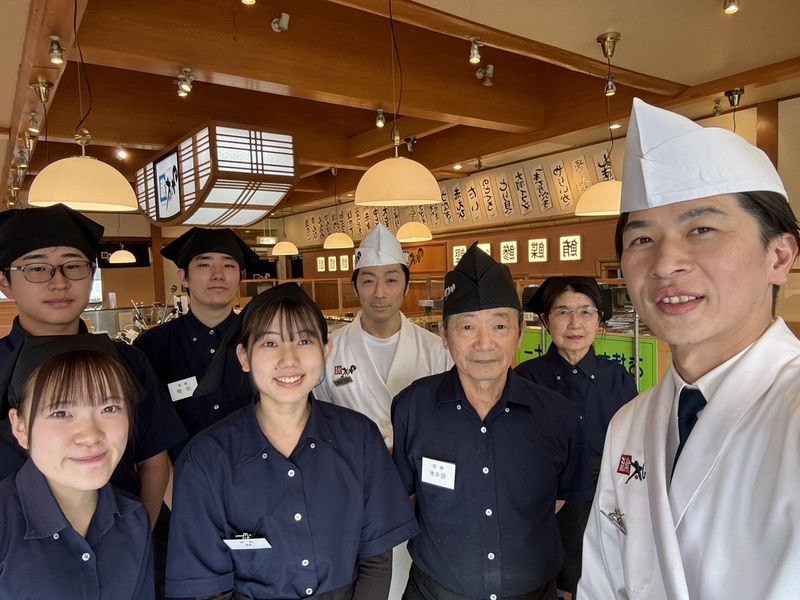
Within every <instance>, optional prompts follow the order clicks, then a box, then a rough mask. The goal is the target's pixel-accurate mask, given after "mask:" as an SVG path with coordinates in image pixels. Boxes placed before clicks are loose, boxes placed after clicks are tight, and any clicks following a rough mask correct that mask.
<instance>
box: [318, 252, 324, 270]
mask: <svg viewBox="0 0 800 600" xmlns="http://www.w3.org/2000/svg"><path fill="white" fill-rule="evenodd" d="M324 272H325V257H324V256H318V257H317V273H324Z"/></svg>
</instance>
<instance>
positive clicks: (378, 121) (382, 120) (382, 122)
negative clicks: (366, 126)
mask: <svg viewBox="0 0 800 600" xmlns="http://www.w3.org/2000/svg"><path fill="white" fill-rule="evenodd" d="M385 126H386V115H384V114H383V109H382V108H379V109H378V116H376V117H375V127H377V128H378V129H383V128H384V127H385Z"/></svg>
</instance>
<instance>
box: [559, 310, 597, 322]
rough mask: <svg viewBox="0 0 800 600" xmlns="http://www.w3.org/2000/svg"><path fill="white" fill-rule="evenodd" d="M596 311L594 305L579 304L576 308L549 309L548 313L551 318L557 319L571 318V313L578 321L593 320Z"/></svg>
mask: <svg viewBox="0 0 800 600" xmlns="http://www.w3.org/2000/svg"><path fill="white" fill-rule="evenodd" d="M599 312H600V311H598V310H597V309H596V308H595V307H594V306H579V307H578V308H573V309H570V308H557V309H555V310H551V311H550V312H549V313H548V314H549V315H550V318H551V319H556V320H559V321H569V320H572V315H575V316H576V317H577V319H578V321H593V320H594V319H596V318H597V315H598V313H599Z"/></svg>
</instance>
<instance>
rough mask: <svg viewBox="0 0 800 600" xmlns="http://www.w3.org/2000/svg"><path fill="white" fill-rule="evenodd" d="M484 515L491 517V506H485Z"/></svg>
mask: <svg viewBox="0 0 800 600" xmlns="http://www.w3.org/2000/svg"><path fill="white" fill-rule="evenodd" d="M486 516H487V517H491V516H492V509H491V508H487V509H486Z"/></svg>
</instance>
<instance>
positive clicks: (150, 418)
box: [0, 318, 186, 496]
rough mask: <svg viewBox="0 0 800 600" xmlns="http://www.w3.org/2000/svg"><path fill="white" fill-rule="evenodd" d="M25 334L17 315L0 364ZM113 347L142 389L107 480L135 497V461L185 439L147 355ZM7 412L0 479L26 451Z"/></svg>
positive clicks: (0, 350) (1, 427)
mask: <svg viewBox="0 0 800 600" xmlns="http://www.w3.org/2000/svg"><path fill="white" fill-rule="evenodd" d="M78 333H88V330H87V329H86V325H84V323H83V321H81V322H80V326H79V329H78ZM26 335H28V333H27V332H26V331H25V330H24V329H23V328H22V326H21V325H20V324H19V318H16V319H14V325H13V327H12V328H11V333H9V334H8V335H7V336H6V337H4V338H2V339H0V365H2V364H3V363H4V362H5V361H6V360H8V357H9V356H11V354H12V353H13V352H14V349H15V348H16V347H17V345H19V344H20V343H22V340H23V339H24V338H25V336H26ZM115 346H116V349H117V352H119V356H120V358H121V359H122V361H123V363H124V364H125V366H126V367H128V371H129V372H130V374H131V377H132V378H133V379H135V380H136V381H138V382H139V385H140V386H141V387H142V389H143V390H144V396H143V397H142V398H139V402H138V403H137V405H136V409H135V410H136V415H135V423H134V439H132V440H129V442H128V448H127V450H126V451H125V455H124V456H123V457H122V460H121V461H120V463H119V465H117V468H116V470H115V471H114V475H113V476H112V477H111V483H112V484H113V485H115V486H117V487H119V488H121V489H123V490H125V491H126V492H129V493H131V494H133V495H134V496H138V495H139V491H140V487H141V483H140V481H139V476H138V475H137V473H136V464H137V463H139V462H142V461H145V460H147V459H148V458H151V457H153V456H155V455H156V454H159V453H161V452H163V451H165V450H167V449H169V448H171V447H172V446H174V445H176V444H179V443H181V442H182V441H183V440H184V439H185V438H186V430H185V429H184V427H183V425H182V424H181V422H180V419H179V418H178V415H177V414H176V413H175V409H174V408H173V406H172V402H170V401H169V397H168V396H167V390H166V388H164V386H163V385H162V384H161V382H160V381H159V380H158V377H156V374H155V373H154V372H153V369H152V367H151V366H150V363H149V362H148V360H147V357H146V356H145V355H144V354H143V353H141V352H140V351H139V350H136V349H135V348H132V347H131V346H129V345H128V344H125V343H124V342H118V343H116V344H115ZM7 411H8V407H7V406H5V407H2V411H0V412H2V415H0V479H3V478H4V477H6V476H8V475H10V474H11V473H14V472H15V471H16V470H17V469H19V468H20V467H21V466H22V464H23V463H24V462H25V460H26V458H27V453H26V452H25V451H24V450H23V449H22V448H21V447H20V446H19V445H18V444H17V442H16V440H15V439H14V437H13V436H12V435H11V432H10V426H9V423H8V412H7Z"/></svg>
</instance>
